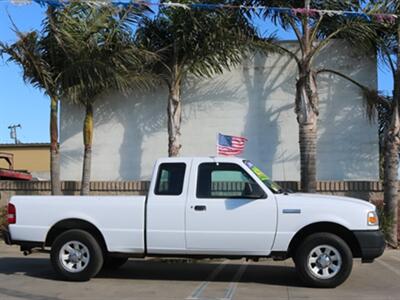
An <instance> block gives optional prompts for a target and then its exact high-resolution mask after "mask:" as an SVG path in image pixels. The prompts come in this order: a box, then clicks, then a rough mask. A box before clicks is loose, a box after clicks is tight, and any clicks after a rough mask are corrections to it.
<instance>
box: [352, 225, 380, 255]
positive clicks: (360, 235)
mask: <svg viewBox="0 0 400 300" xmlns="http://www.w3.org/2000/svg"><path fill="white" fill-rule="evenodd" d="M353 233H354V235H355V236H356V238H357V241H358V244H359V245H360V250H361V258H362V261H363V262H373V260H374V259H375V258H377V257H379V256H381V255H382V254H383V252H384V251H385V247H386V242H385V238H384V236H383V233H382V232H381V231H380V230H360V231H353Z"/></svg>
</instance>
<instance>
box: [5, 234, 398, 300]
mask: <svg viewBox="0 0 400 300" xmlns="http://www.w3.org/2000/svg"><path fill="white" fill-rule="evenodd" d="M21 299H28V300H67V299H80V300H89V299H90V300H91V299H93V300H95V299H96V300H103V299H110V300H114V299H118V300H119V299H127V300H128V299H129V300H131V299H138V300H142V299H143V300H147V299H157V300H158V299H160V300H161V299H181V300H200V299H201V300H217V299H218V300H233V299H243V300H253V299H254V300H255V299H257V300H258V299H338V300H339V299H340V300H344V299H363V300H369V299H371V300H372V299H374V300H376V299H396V300H397V299H400V251H398V250H387V251H385V253H384V255H383V256H382V257H381V258H379V259H377V260H375V262H374V263H372V264H361V262H360V260H355V263H354V268H353V272H352V274H351V275H350V277H349V279H348V280H347V281H346V282H345V283H344V284H342V285H341V286H339V287H337V288H335V289H314V288H309V287H306V286H304V285H303V284H302V282H301V281H300V279H299V278H298V276H297V274H296V272H295V269H294V266H293V263H292V261H291V260H287V261H284V262H274V261H272V260H263V261H261V262H252V261H245V260H223V259H221V260H199V261H184V260H174V259H168V260H160V259H146V260H135V259H131V260H129V262H128V263H127V264H126V265H124V266H123V267H122V268H121V269H119V270H116V271H102V272H101V273H100V274H99V275H98V276H97V277H96V278H93V279H92V280H91V281H89V282H83V283H80V282H79V283H75V282H65V281H62V280H59V279H58V278H57V275H56V274H55V273H54V271H53V269H52V267H51V265H50V261H49V256H48V255H47V254H32V255H30V256H27V257H24V256H23V255H22V254H21V253H20V252H19V251H18V247H9V246H6V245H5V244H3V243H2V242H0V300H21Z"/></svg>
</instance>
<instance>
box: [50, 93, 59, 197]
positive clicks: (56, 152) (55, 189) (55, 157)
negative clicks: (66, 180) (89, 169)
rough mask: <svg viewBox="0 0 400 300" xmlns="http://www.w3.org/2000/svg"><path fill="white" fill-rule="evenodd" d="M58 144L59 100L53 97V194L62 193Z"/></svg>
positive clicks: (51, 131) (51, 151) (51, 145)
mask: <svg viewBox="0 0 400 300" xmlns="http://www.w3.org/2000/svg"><path fill="white" fill-rule="evenodd" d="M59 150H60V149H59V146H58V101H57V99H56V98H55V97H51V104H50V178H51V194H52V195H61V181H60V151H59Z"/></svg>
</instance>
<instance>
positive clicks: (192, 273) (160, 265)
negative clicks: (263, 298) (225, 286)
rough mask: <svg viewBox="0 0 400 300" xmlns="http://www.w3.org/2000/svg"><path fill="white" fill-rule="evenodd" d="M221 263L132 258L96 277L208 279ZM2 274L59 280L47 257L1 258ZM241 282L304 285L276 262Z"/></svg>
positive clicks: (253, 268)
mask: <svg viewBox="0 0 400 300" xmlns="http://www.w3.org/2000/svg"><path fill="white" fill-rule="evenodd" d="M218 265H219V264H218V263H212V264H211V263H206V262H203V261H197V262H194V263H186V262H182V261H177V262H172V263H171V262H160V261H157V260H155V261H153V260H150V261H143V260H130V261H129V262H128V263H126V264H125V265H124V266H123V267H121V268H120V269H119V270H115V271H108V270H107V271H105V270H103V271H101V272H100V273H99V274H98V275H97V278H103V279H104V278H109V279H121V280H124V279H126V280H156V281H199V282H202V281H206V280H207V278H208V276H209V275H210V274H211V273H212V272H213V271H214V269H215V268H216V267H217V266H218ZM240 266H241V264H240V262H239V261H237V262H233V263H230V264H226V265H225V266H224V268H223V269H222V271H221V272H220V273H219V274H218V276H216V278H214V279H213V282H231V281H232V279H233V278H234V277H235V274H236V273H237V271H238V270H239V268H240ZM0 274H5V275H21V274H22V275H25V276H29V277H33V278H38V279H45V280H57V281H58V280H60V279H59V278H58V276H57V275H56V274H55V273H54V271H53V269H52V267H51V264H50V261H49V259H46V258H0ZM240 282H250V283H260V284H268V285H280V286H292V287H301V286H304V285H303V284H302V283H301V281H300V279H299V278H298V276H297V274H296V271H295V269H294V268H293V267H289V266H277V265H261V264H260V265H256V264H250V265H248V266H247V269H246V272H245V273H244V275H243V277H242V278H241V280H240Z"/></svg>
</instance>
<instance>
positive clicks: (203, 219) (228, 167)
mask: <svg viewBox="0 0 400 300" xmlns="http://www.w3.org/2000/svg"><path fill="white" fill-rule="evenodd" d="M8 209H9V212H8V221H9V227H8V231H6V232H5V237H6V242H7V243H8V244H17V245H20V246H21V250H22V251H24V252H25V253H30V252H31V251H32V250H34V249H36V248H39V249H40V250H44V251H50V257H51V261H52V265H53V267H54V269H55V270H56V271H57V273H59V274H60V275H61V276H62V277H63V278H65V279H67V280H74V281H81V280H89V279H90V278H91V277H93V276H95V275H96V274H97V273H98V272H99V271H100V269H101V268H102V267H104V268H113V267H114V268H116V267H118V266H120V265H122V264H123V263H124V262H126V260H127V259H128V257H145V256H174V257H198V258H205V257H208V258H213V257H227V258H249V259H255V260H256V259H257V258H260V257H272V258H274V259H277V260H283V259H287V258H292V259H293V261H294V262H295V265H296V269H297V270H298V272H299V275H300V277H301V278H302V279H303V280H304V281H305V282H306V283H308V284H311V285H313V286H318V287H334V286H337V285H339V284H341V283H342V282H343V281H345V280H346V278H347V277H348V276H349V274H350V272H351V269H352V264H353V257H357V258H361V259H362V261H363V262H372V261H373V260H374V258H376V257H378V256H380V255H381V254H382V253H383V251H384V248H385V242H384V239H383V235H382V233H381V232H380V231H379V224H378V217H377V214H376V209H375V206H374V205H372V204H370V203H368V202H366V201H362V200H357V199H352V198H346V197H336V196H324V195H317V194H301V193H290V192H287V191H284V190H282V189H281V188H280V187H279V186H278V185H277V184H275V183H274V182H272V181H271V180H270V179H269V178H268V176H266V175H265V174H264V173H263V172H262V171H261V170H260V169H258V168H257V167H256V166H255V165H253V164H252V163H251V162H250V161H248V160H244V159H240V158H235V157H202V158H197V157H193V158H165V159H159V160H158V161H157V162H156V164H155V167H154V172H153V176H152V181H151V185H150V189H149V192H148V195H147V196H89V197H84V196H15V197H12V199H11V201H10V203H9V207H8Z"/></svg>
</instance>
